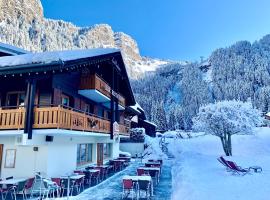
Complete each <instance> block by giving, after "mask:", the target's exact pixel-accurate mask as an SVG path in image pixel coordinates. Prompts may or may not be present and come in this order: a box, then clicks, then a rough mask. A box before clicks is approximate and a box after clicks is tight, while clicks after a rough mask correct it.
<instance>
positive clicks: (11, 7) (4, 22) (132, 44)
mask: <svg viewBox="0 0 270 200" xmlns="http://www.w3.org/2000/svg"><path fill="white" fill-rule="evenodd" d="M0 8H1V9H0V42H3V43H7V44H11V45H15V46H18V47H21V48H24V49H26V50H29V51H34V52H37V51H38V52H39V51H53V50H54V51H55V50H71V49H87V48H112V47H114V48H120V49H121V50H122V53H123V56H124V59H125V63H126V65H127V71H128V74H129V76H130V77H131V78H138V77H141V76H142V75H143V73H144V72H145V71H153V70H155V69H156V68H158V67H159V65H160V64H166V63H167V62H166V61H161V60H158V59H151V58H144V57H142V56H141V55H140V52H139V48H138V45H137V42H136V41H135V40H134V39H133V38H132V37H131V36H129V35H127V34H125V33H122V32H114V31H113V30H112V27H110V26H109V25H107V24H97V25H93V26H91V27H78V26H76V25H74V24H72V23H69V22H65V21H61V20H51V19H46V18H44V15H43V8H42V5H41V2H40V0H22V1H17V0H0Z"/></svg>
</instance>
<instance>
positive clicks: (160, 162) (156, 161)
mask: <svg viewBox="0 0 270 200" xmlns="http://www.w3.org/2000/svg"><path fill="white" fill-rule="evenodd" d="M148 162H154V163H159V164H161V165H162V163H163V161H162V160H151V159H150V160H148Z"/></svg>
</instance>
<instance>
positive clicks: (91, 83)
mask: <svg viewBox="0 0 270 200" xmlns="http://www.w3.org/2000/svg"><path fill="white" fill-rule="evenodd" d="M80 89H82V90H87V89H94V90H97V91H99V92H101V93H102V94H104V95H105V96H107V97H109V98H111V87H110V86H109V84H108V83H106V81H104V80H103V79H102V78H101V77H99V76H98V75H97V74H91V75H85V76H82V77H81V83H80ZM114 96H116V97H117V98H118V100H119V104H120V105H122V106H124V107H125V105H126V100H125V98H124V97H123V96H122V95H121V94H119V93H114Z"/></svg>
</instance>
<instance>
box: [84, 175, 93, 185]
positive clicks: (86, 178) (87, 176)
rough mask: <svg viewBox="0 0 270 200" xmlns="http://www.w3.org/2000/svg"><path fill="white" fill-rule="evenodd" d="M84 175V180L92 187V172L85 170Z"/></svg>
mask: <svg viewBox="0 0 270 200" xmlns="http://www.w3.org/2000/svg"><path fill="white" fill-rule="evenodd" d="M84 175H85V177H84V182H85V184H86V185H88V187H90V186H91V182H92V174H91V173H90V172H89V171H84Z"/></svg>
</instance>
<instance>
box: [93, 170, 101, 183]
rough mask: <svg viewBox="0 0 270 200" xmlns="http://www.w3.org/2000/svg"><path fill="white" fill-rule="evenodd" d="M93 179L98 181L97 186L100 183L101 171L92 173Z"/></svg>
mask: <svg viewBox="0 0 270 200" xmlns="http://www.w3.org/2000/svg"><path fill="white" fill-rule="evenodd" d="M92 178H93V179H95V180H96V185H97V184H98V183H99V182H100V171H97V172H94V173H92Z"/></svg>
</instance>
